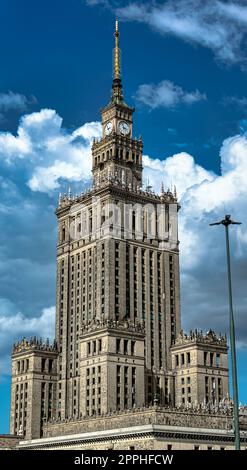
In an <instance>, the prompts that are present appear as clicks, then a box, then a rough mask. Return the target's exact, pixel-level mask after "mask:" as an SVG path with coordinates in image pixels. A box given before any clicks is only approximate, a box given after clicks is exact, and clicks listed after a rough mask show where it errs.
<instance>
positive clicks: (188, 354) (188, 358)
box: [187, 353, 190, 364]
mask: <svg viewBox="0 0 247 470" xmlns="http://www.w3.org/2000/svg"><path fill="white" fill-rule="evenodd" d="M187 364H190V353H187Z"/></svg>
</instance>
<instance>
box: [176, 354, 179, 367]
mask: <svg viewBox="0 0 247 470" xmlns="http://www.w3.org/2000/svg"><path fill="white" fill-rule="evenodd" d="M175 361H176V367H178V366H179V357H178V354H176V356H175Z"/></svg>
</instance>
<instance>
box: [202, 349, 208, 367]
mask: <svg viewBox="0 0 247 470" xmlns="http://www.w3.org/2000/svg"><path fill="white" fill-rule="evenodd" d="M207 357H208V353H207V352H204V357H203V359H204V366H206V365H207Z"/></svg>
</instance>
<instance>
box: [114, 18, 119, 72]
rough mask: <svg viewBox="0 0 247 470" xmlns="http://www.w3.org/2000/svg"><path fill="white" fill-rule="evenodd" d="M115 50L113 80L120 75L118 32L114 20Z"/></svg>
mask: <svg viewBox="0 0 247 470" xmlns="http://www.w3.org/2000/svg"><path fill="white" fill-rule="evenodd" d="M114 36H115V48H114V72H113V77H114V79H119V78H120V74H121V70H120V69H121V63H120V55H121V52H120V49H119V31H118V20H117V19H116V23H115V33H114Z"/></svg>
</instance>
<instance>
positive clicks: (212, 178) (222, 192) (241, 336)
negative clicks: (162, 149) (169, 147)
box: [144, 134, 247, 347]
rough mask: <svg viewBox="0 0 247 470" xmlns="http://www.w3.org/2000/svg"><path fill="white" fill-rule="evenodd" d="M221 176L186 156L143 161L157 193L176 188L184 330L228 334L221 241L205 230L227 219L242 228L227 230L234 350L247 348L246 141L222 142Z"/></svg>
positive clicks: (214, 231)
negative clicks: (165, 187)
mask: <svg viewBox="0 0 247 470" xmlns="http://www.w3.org/2000/svg"><path fill="white" fill-rule="evenodd" d="M220 159H221V175H217V174H215V173H214V172H209V171H207V170H205V169H204V168H203V167H201V166H200V165H197V164H196V163H195V160H194V158H193V157H192V156H191V155H189V154H187V153H184V152H183V153H180V154H177V155H173V156H171V157H169V158H167V159H166V160H158V159H156V160H153V159H151V158H150V157H148V156H145V157H144V174H145V176H146V178H148V179H149V181H150V182H151V183H152V184H153V186H154V188H155V189H156V190H157V191H158V190H159V188H160V184H161V181H162V180H163V181H165V182H167V183H168V184H167V185H170V182H171V180H172V181H173V183H174V184H176V185H177V189H178V194H179V199H180V202H181V210H180V213H179V234H180V241H181V244H180V250H181V251H180V259H181V281H182V282H181V288H182V320H183V324H184V325H185V326H186V327H187V328H194V327H195V325H196V326H197V327H198V328H202V329H204V330H205V329H208V328H215V329H216V330H218V331H221V332H226V331H228V307H227V285H226V261H225V239H224V232H223V229H221V228H220V227H214V228H213V227H209V223H211V222H214V221H217V220H221V219H222V218H223V216H224V214H226V213H229V214H231V215H232V216H233V218H235V220H240V221H241V222H242V224H243V225H241V226H239V227H235V226H234V227H233V228H232V229H231V244H232V265H233V286H234V294H235V296H234V300H235V313H236V325H237V338H238V345H240V346H245V347H246V346H247V325H246V311H245V305H246V301H247V296H246V263H247V228H246V222H247V218H246V200H247V186H246V174H247V136H246V134H245V135H236V136H234V137H230V138H228V139H226V140H225V141H224V142H223V144H222V147H221V150H220Z"/></svg>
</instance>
